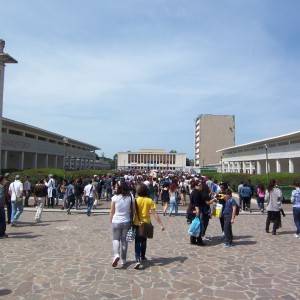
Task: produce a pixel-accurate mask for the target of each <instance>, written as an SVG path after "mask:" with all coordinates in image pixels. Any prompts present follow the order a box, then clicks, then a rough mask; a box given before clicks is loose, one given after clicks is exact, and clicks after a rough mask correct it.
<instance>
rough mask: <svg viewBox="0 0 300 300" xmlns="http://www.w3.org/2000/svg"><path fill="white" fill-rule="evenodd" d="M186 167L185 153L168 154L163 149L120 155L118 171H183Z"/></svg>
mask: <svg viewBox="0 0 300 300" xmlns="http://www.w3.org/2000/svg"><path fill="white" fill-rule="evenodd" d="M185 167H186V154H184V153H168V152H166V151H164V150H161V149H141V150H140V151H137V152H119V153H118V169H126V170H128V169H129V170H183V169H184V168H185Z"/></svg>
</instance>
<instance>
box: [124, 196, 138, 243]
mask: <svg viewBox="0 0 300 300" xmlns="http://www.w3.org/2000/svg"><path fill="white" fill-rule="evenodd" d="M135 236H136V231H135V228H134V226H133V205H132V195H131V194H130V228H129V230H128V231H127V234H126V242H129V243H131V242H133V241H134V240H135Z"/></svg>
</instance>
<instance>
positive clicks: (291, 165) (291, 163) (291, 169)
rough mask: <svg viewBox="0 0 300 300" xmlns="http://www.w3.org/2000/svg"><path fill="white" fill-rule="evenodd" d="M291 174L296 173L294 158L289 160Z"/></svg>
mask: <svg viewBox="0 0 300 300" xmlns="http://www.w3.org/2000/svg"><path fill="white" fill-rule="evenodd" d="M289 173H295V166H294V161H293V159H292V158H290V159H289Z"/></svg>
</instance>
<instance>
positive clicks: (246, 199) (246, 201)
mask: <svg viewBox="0 0 300 300" xmlns="http://www.w3.org/2000/svg"><path fill="white" fill-rule="evenodd" d="M242 202H243V210H246V209H250V202H251V198H250V197H242Z"/></svg>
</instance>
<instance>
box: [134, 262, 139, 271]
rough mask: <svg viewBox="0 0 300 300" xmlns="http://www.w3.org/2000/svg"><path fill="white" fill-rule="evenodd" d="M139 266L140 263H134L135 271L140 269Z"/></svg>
mask: <svg viewBox="0 0 300 300" xmlns="http://www.w3.org/2000/svg"><path fill="white" fill-rule="evenodd" d="M140 265H141V263H140V262H139V261H137V262H136V263H135V265H134V266H133V268H134V269H135V270H138V269H139V268H140Z"/></svg>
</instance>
